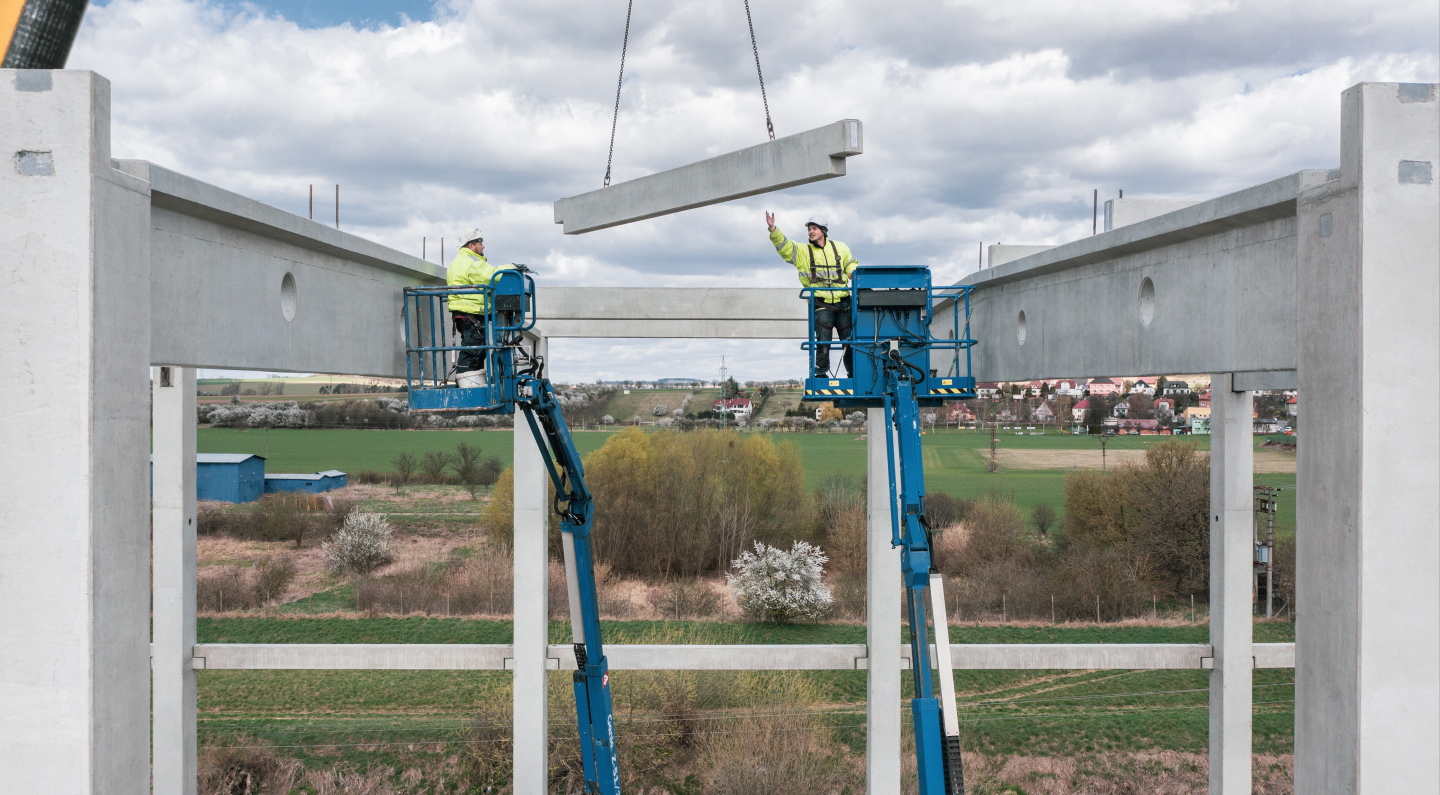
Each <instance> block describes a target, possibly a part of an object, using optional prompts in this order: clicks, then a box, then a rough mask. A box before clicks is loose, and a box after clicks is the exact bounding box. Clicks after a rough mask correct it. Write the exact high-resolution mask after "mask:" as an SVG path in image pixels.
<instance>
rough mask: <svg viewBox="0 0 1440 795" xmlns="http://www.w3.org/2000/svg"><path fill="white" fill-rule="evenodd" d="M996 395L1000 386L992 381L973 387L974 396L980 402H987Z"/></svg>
mask: <svg viewBox="0 0 1440 795" xmlns="http://www.w3.org/2000/svg"><path fill="white" fill-rule="evenodd" d="M998 394H1000V385H999V384H997V383H995V382H993V381H990V382H986V383H983V384H978V385H976V387H975V395H976V396H977V397H979V398H980V399H981V400H988V399H990V398H993V397H995V396H996V395H998Z"/></svg>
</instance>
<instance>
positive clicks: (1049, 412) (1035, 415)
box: [1030, 402, 1055, 422]
mask: <svg viewBox="0 0 1440 795" xmlns="http://www.w3.org/2000/svg"><path fill="white" fill-rule="evenodd" d="M1030 416H1031V418H1032V419H1034V420H1035V421H1036V422H1054V421H1055V409H1052V408H1050V404H1049V403H1048V402H1046V403H1041V404H1040V405H1038V406H1036V407H1035V411H1033V412H1031V414H1030Z"/></svg>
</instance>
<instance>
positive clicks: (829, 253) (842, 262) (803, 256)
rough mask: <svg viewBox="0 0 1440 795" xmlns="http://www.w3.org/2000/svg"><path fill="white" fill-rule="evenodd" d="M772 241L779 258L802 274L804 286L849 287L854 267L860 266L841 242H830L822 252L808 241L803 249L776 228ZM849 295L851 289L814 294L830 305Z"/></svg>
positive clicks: (801, 282) (848, 248)
mask: <svg viewBox="0 0 1440 795" xmlns="http://www.w3.org/2000/svg"><path fill="white" fill-rule="evenodd" d="M770 242H771V243H774V244H775V251H776V252H778V253H779V254H780V259H783V260H785V261H786V262H788V263H790V264H791V265H794V266H795V270H796V271H799V274H800V286H801V287H842V286H846V285H849V284H850V278H851V277H852V276H854V275H855V266H856V265H859V264H860V263H859V262H857V261H856V260H855V255H854V254H851V253H850V247H849V246H847V245H845V244H844V243H841V242H840V241H838V240H830V239H827V240H826V241H825V247H824V248H823V249H822V248H821V247H819V246H817V245H815V244H814V243H811V242H810V241H809V240H806V241H805V244H804V245H803V246H800V245H796V244H795V242H794V241H793V240H790V239H789V238H787V237H785V235H784V233H783V232H781V231H780V228H779V227H776V228H775V231H774V232H771V233H770ZM849 296H850V291H849V290H843V291H842V290H836V291H834V292H824V293H822V292H817V293H815V297H816V298H818V299H820V300H821V301H824V302H825V303H827V304H833V303H837V302H839V301H840V300H842V299H844V298H848V297H849Z"/></svg>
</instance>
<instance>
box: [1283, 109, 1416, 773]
mask: <svg viewBox="0 0 1440 795" xmlns="http://www.w3.org/2000/svg"><path fill="white" fill-rule="evenodd" d="M1437 217H1440V99H1437V86H1435V85H1434V84H1428V85H1427V84H1395V83H1365V84H1361V85H1358V86H1355V87H1353V88H1350V89H1349V90H1347V91H1346V92H1345V93H1344V94H1343V95H1342V97H1341V124H1340V174H1339V178H1338V179H1335V180H1332V181H1330V182H1328V183H1326V184H1324V185H1322V186H1320V187H1317V188H1313V189H1311V190H1308V191H1305V192H1303V193H1302V194H1301V195H1300V198H1299V201H1298V208H1297V219H1296V224H1297V230H1296V231H1297V248H1298V251H1297V259H1298V263H1297V271H1296V279H1295V282H1296V284H1297V286H1298V288H1299V301H1298V303H1297V320H1298V326H1299V329H1298V335H1297V336H1298V339H1299V371H1298V377H1299V386H1300V393H1301V394H1302V395H1304V407H1305V408H1304V412H1303V413H1302V414H1301V415H1300V416H1299V417H1298V422H1299V438H1300V444H1299V448H1298V453H1299V460H1298V468H1297V471H1298V477H1297V488H1296V491H1297V494H1298V496H1299V500H1298V501H1297V503H1298V511H1297V517H1296V518H1297V524H1298V533H1299V535H1298V538H1297V541H1298V549H1297V552H1298V560H1297V595H1296V603H1297V604H1296V619H1297V626H1296V664H1295V676H1296V683H1297V684H1296V693H1295V791H1296V792H1304V793H1307V794H1308V793H1315V795H1342V794H1343V795H1350V794H1351V793H1367V794H1368V795H1384V793H1391V792H1405V793H1425V794H1426V795H1435V793H1437V792H1440V757H1437V755H1436V753H1435V749H1436V748H1437V747H1440V518H1437V517H1440V432H1437V426H1436V424H1435V422H1434V421H1433V418H1431V417H1430V416H1428V415H1426V414H1424V413H1423V412H1422V413H1421V414H1420V415H1416V414H1413V413H1412V412H1408V411H1405V410H1403V409H1400V408H1398V407H1397V406H1396V404H1395V401H1396V398H1397V397H1399V396H1409V395H1417V396H1433V395H1436V394H1440V320H1437V318H1440V273H1437V267H1436V263H1437V262H1440V240H1437V235H1436V218H1437ZM1422 400H1427V401H1430V400H1433V398H1432V397H1423V398H1422Z"/></svg>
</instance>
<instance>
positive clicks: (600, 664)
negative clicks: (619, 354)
mask: <svg viewBox="0 0 1440 795" xmlns="http://www.w3.org/2000/svg"><path fill="white" fill-rule="evenodd" d="M460 294H469V295H476V294H478V295H481V296H483V297H485V299H486V312H485V315H484V322H485V339H486V340H487V342H488V344H486V345H480V346H461V345H448V344H446V342H447V336H448V335H447V333H446V332H447V330H448V329H447V326H448V323H447V317H446V311H445V306H444V303H445V300H446V299H447V298H448V297H449V296H451V295H460ZM404 319H405V354H406V375H407V377H408V381H409V388H410V410H411V411H416V412H432V413H434V412H454V411H470V412H479V413H482V414H514V413H515V412H516V410H517V409H518V410H519V411H520V412H521V413H523V414H524V415H525V422H526V424H527V425H529V426H530V432H531V433H532V434H534V436H535V442H536V444H538V445H539V446H540V450H541V452H542V454H543V458H544V460H545V466H546V468H547V469H548V470H549V473H550V480H551V481H552V482H553V483H554V484H555V512H556V513H558V514H559V515H560V518H561V525H560V532H561V534H562V535H561V539H562V540H563V542H564V546H565V574H566V577H567V578H568V579H569V580H570V582H571V583H574V584H575V585H576V586H577V587H576V589H575V591H578V594H579V613H580V614H579V617H578V620H577V619H575V618H574V617H572V621H571V633H572V640H573V642H574V644H575V662H576V663H577V666H578V670H577V671H576V672H575V675H574V684H575V710H576V713H577V717H578V724H579V732H580V750H581V756H582V758H583V762H584V768H585V783H586V789H587V791H589V792H591V793H600V795H620V768H619V761H618V756H617V753H616V748H615V718H614V708H613V707H612V705H611V699H610V669H609V664H608V662H607V661H606V659H605V649H604V646H603V645H602V644H601V642H600V610H599V603H598V601H597V599H596V591H595V570H594V557H593V554H592V549H591V545H590V526H591V520H592V519H593V518H594V512H595V505H594V499H593V497H592V495H591V494H590V490H589V488H587V487H586V485H585V471H584V468H583V467H582V466H581V464H580V454H579V452H578V451H576V449H575V443H574V441H573V440H572V439H571V437H570V429H569V427H568V426H567V425H566V424H565V417H564V416H563V415H562V414H561V412H560V404H559V403H558V402H557V401H556V399H555V393H554V390H553V389H552V387H551V384H550V380H549V379H547V378H546V377H545V362H544V359H543V357H541V356H540V355H538V353H537V352H536V351H535V350H534V347H533V345H532V346H531V347H530V348H529V349H528V350H527V348H526V335H525V332H526V331H528V330H530V329H531V328H532V327H534V325H535V280H534V279H532V278H531V277H530V275H529V274H527V273H522V272H520V271H516V270H502V271H497V272H496V273H495V276H494V278H493V279H492V280H491V282H490V284H488V285H471V286H466V287H459V286H456V287H410V288H406V290H405V309H404ZM462 351H468V352H472V353H479V354H481V355H482V356H483V357H484V360H485V367H484V370H483V372H484V373H485V374H486V378H485V379H463V380H462V381H461V383H462V384H466V386H464V387H455V386H451V385H450V382H449V381H448V380H447V376H448V374H449V364H448V363H449V361H450V360H451V359H452V358H453V354H457V353H459V352H462ZM572 593H574V591H572Z"/></svg>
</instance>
